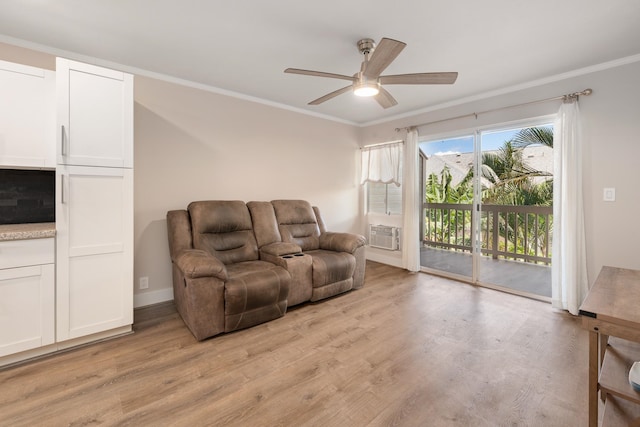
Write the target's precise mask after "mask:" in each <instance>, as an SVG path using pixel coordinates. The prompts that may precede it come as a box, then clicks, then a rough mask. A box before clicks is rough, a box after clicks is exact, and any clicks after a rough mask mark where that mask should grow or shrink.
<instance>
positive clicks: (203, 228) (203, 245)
mask: <svg viewBox="0 0 640 427" xmlns="http://www.w3.org/2000/svg"><path fill="white" fill-rule="evenodd" d="M187 209H188V211H189V215H190V217H191V230H192V234H193V247H194V248H195V249H202V250H205V251H207V252H209V253H210V254H211V255H213V256H215V257H216V258H218V259H219V260H220V261H222V262H223V263H224V264H233V263H237V262H242V261H254V260H257V259H258V245H257V243H256V238H255V235H254V233H253V224H252V222H251V215H250V214H249V209H248V208H247V205H246V204H245V203H244V202H242V201H239V200H232V201H226V200H224V201H223V200H211V201H201V202H192V203H190V204H189V207H188V208H187Z"/></svg>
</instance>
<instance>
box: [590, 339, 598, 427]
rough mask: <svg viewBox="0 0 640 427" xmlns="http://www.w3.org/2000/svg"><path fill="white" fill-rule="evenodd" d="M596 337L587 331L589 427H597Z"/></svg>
mask: <svg viewBox="0 0 640 427" xmlns="http://www.w3.org/2000/svg"><path fill="white" fill-rule="evenodd" d="M598 335H599V334H598V333H597V332H595V331H589V427H598V371H599V364H600V361H599V356H600V354H599V351H598V341H599V339H598V338H599V337H598Z"/></svg>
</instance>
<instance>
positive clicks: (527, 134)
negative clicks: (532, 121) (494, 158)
mask: <svg viewBox="0 0 640 427" xmlns="http://www.w3.org/2000/svg"><path fill="white" fill-rule="evenodd" d="M511 141H512V142H513V144H514V145H515V146H516V147H518V148H524V147H527V146H529V145H532V144H541V145H544V146H546V147H550V148H553V129H552V128H551V127H549V126H539V127H532V128H525V129H520V130H519V131H518V133H516V134H515V135H514V136H513V139H512V140H511Z"/></svg>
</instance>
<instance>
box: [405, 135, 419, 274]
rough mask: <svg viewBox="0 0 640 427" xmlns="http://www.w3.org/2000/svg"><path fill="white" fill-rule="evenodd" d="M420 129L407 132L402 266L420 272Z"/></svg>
mask: <svg viewBox="0 0 640 427" xmlns="http://www.w3.org/2000/svg"><path fill="white" fill-rule="evenodd" d="M419 159H420V156H419V155H418V129H417V128H415V127H413V128H410V129H408V130H407V139H406V142H405V147H404V163H403V175H404V176H403V181H404V184H403V191H402V200H403V206H402V214H403V216H404V217H403V223H402V224H403V226H402V266H403V267H404V268H406V269H407V270H409V271H414V272H415V271H420V238H419V234H420V222H419V221H420V215H421V212H422V209H421V206H420V204H421V201H420V195H421V194H422V192H421V191H419V176H418V174H419V171H420V167H419V161H420V160H419Z"/></svg>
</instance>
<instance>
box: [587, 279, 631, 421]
mask: <svg viewBox="0 0 640 427" xmlns="http://www.w3.org/2000/svg"><path fill="white" fill-rule="evenodd" d="M580 314H581V315H582V326H583V327H584V328H586V329H587V330H588V331H589V426H590V427H597V426H598V390H600V394H601V396H600V397H601V398H602V400H603V401H604V402H605V409H604V414H603V423H602V425H603V426H610V425H624V426H629V425H640V421H639V420H638V419H639V418H640V393H639V392H636V391H635V390H634V389H633V387H631V385H630V384H629V381H628V374H629V369H630V368H631V365H632V364H633V362H634V361H640V344H639V343H640V270H629V269H624V268H615V267H603V268H602V270H601V271H600V274H599V275H598V278H597V279H596V281H595V283H594V284H593V287H592V288H591V290H590V291H589V293H588V295H587V297H586V298H585V300H584V302H583V303H582V306H580ZM609 337H612V339H611V340H609ZM613 337H617V338H613Z"/></svg>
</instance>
